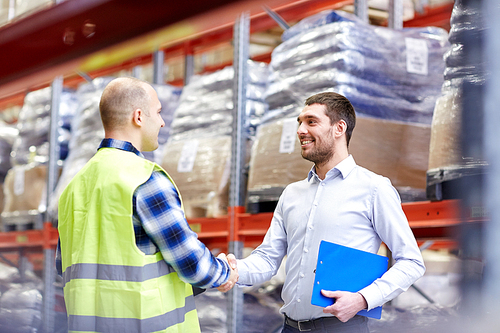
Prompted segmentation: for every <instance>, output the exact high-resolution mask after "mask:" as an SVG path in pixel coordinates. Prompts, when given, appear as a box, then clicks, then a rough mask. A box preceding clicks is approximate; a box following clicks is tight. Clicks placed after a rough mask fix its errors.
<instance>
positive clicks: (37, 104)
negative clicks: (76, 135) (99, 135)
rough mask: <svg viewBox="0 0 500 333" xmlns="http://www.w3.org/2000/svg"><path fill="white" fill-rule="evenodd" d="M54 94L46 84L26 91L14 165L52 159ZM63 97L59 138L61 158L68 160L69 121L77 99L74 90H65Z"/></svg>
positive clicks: (14, 147) (15, 142)
mask: <svg viewBox="0 0 500 333" xmlns="http://www.w3.org/2000/svg"><path fill="white" fill-rule="evenodd" d="M51 93H52V88H51V87H47V88H44V89H40V90H36V91H33V92H30V93H28V94H26V97H25V98H24V103H23V107H22V108H21V110H20V111H19V119H18V121H17V129H18V131H19V135H18V137H17V138H16V140H15V141H14V144H13V147H12V154H11V156H12V163H13V164H27V163H30V162H38V163H47V161H48V159H49V132H50V110H51V109H50V108H51V99H52V96H51ZM60 97H61V102H60V105H59V122H58V126H57V132H58V135H57V140H58V144H59V153H60V156H59V158H60V159H65V158H66V156H67V154H68V142H69V138H70V136H71V134H70V130H71V126H70V123H71V119H72V118H73V115H74V113H75V111H76V108H77V101H76V97H75V94H74V92H73V91H72V90H67V89H64V90H63V92H62V94H61V95H60Z"/></svg>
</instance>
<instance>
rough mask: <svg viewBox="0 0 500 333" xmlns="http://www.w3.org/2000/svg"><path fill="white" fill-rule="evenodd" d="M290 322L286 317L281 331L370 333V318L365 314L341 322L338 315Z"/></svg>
mask: <svg viewBox="0 0 500 333" xmlns="http://www.w3.org/2000/svg"><path fill="white" fill-rule="evenodd" d="M297 326H299V324H298V323H297V322H290V321H289V320H287V318H286V317H285V324H284V326H283V330H282V331H281V333H297V332H323V333H370V330H369V329H368V318H366V317H363V316H354V317H353V318H351V319H350V320H348V321H347V322H346V323H343V322H341V321H340V320H338V319H337V318H336V317H326V318H319V319H315V320H312V321H308V322H307V323H304V325H302V324H300V328H301V329H302V331H301V330H300V329H299V328H298V327H297Z"/></svg>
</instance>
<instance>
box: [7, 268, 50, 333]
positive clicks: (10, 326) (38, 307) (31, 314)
mask: <svg viewBox="0 0 500 333" xmlns="http://www.w3.org/2000/svg"><path fill="white" fill-rule="evenodd" d="M42 286H43V284H42V282H41V280H40V279H39V278H38V277H36V275H34V273H33V272H32V271H31V270H28V271H26V272H25V274H24V278H22V279H21V277H20V274H19V271H18V269H17V268H15V267H9V266H6V265H4V264H2V263H0V332H2V333H3V332H5V333H7V332H9V333H24V332H26V333H31V332H38V331H39V330H40V329H41V326H42V320H41V319H42V294H41V292H40V290H41V289H42Z"/></svg>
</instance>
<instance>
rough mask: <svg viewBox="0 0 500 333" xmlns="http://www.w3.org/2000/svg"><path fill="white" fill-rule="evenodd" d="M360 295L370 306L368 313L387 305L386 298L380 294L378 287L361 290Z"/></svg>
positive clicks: (372, 286) (370, 286)
mask: <svg viewBox="0 0 500 333" xmlns="http://www.w3.org/2000/svg"><path fill="white" fill-rule="evenodd" d="M359 293H360V294H361V295H363V297H364V298H365V300H366V304H367V305H368V308H367V311H370V310H371V309H374V308H376V307H378V306H382V305H384V303H385V302H384V297H383V296H382V294H381V293H380V290H379V289H378V288H377V286H374V285H369V286H368V287H366V288H363V289H361V290H360V291H359Z"/></svg>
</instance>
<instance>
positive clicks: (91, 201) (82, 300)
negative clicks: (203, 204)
mask: <svg viewBox="0 0 500 333" xmlns="http://www.w3.org/2000/svg"><path fill="white" fill-rule="evenodd" d="M99 108H100V113H101V119H102V123H103V125H104V131H105V139H104V140H103V141H102V142H101V145H100V147H99V149H98V151H97V153H96V154H95V156H94V157H93V158H92V159H91V160H90V161H89V162H88V163H87V164H86V165H85V167H84V168H83V169H82V170H81V171H80V172H79V173H78V174H77V175H76V176H75V177H74V178H73V180H72V181H71V182H70V184H69V185H68V186H67V188H66V189H65V190H64V192H63V194H62V195H61V197H60V199H59V210H58V214H59V221H58V229H59V237H60V239H59V246H58V251H57V255H56V256H57V259H58V260H57V262H58V264H60V266H59V267H58V268H59V271H60V273H62V276H63V280H64V299H65V302H66V310H67V313H68V328H69V331H71V332H82V331H84V332H119V333H127V332H130V333H137V332H189V333H192V332H200V326H199V322H198V316H197V313H196V309H195V303H194V299H193V289H192V286H191V285H193V286H196V287H200V288H212V287H218V288H219V290H220V291H223V292H225V291H227V290H229V289H230V286H232V285H234V284H235V283H236V281H237V280H238V272H237V270H236V269H233V268H232V267H230V265H229V264H228V263H227V259H226V258H225V256H224V255H220V256H219V257H218V258H215V257H214V256H213V255H212V254H211V252H210V251H209V250H208V249H207V248H206V247H205V246H204V245H203V244H202V243H201V242H200V241H199V240H198V238H197V235H196V233H195V232H193V231H192V230H191V229H190V228H189V226H188V223H187V221H186V218H185V216H184V212H183V208H182V200H181V196H180V194H179V192H178V190H177V188H176V186H175V184H174V182H173V180H172V179H171V178H170V176H169V175H168V174H167V173H166V171H165V170H163V169H162V168H161V167H160V166H159V165H157V164H156V163H153V162H151V161H148V160H147V159H145V158H144V156H143V155H142V154H141V151H153V150H155V149H156V148H158V133H159V130H160V128H161V127H163V126H164V125H165V123H164V122H163V119H162V117H161V115H160V112H161V103H160V101H159V100H158V96H157V94H156V92H155V90H154V89H153V87H152V86H151V85H149V84H148V83H146V82H144V81H141V80H138V79H135V78H118V79H115V80H113V81H111V82H110V83H109V84H108V86H107V87H106V88H105V89H104V92H103V94H102V96H101V101H100V104H99ZM222 285H223V286H222Z"/></svg>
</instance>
